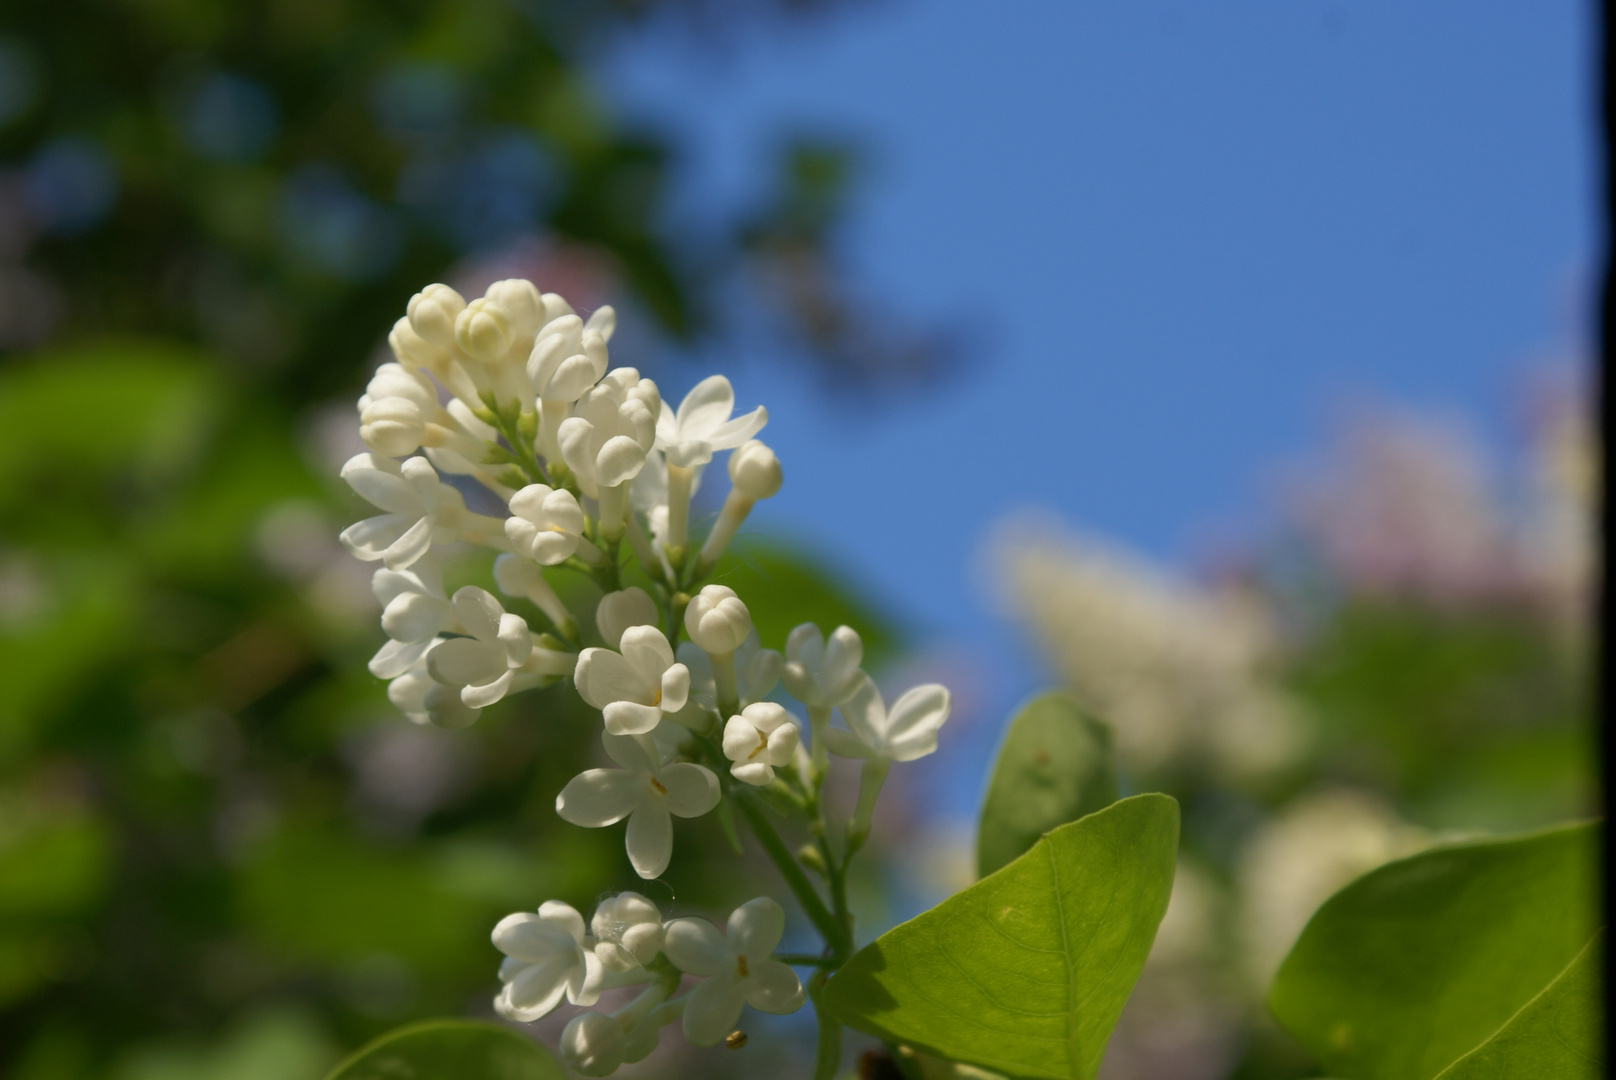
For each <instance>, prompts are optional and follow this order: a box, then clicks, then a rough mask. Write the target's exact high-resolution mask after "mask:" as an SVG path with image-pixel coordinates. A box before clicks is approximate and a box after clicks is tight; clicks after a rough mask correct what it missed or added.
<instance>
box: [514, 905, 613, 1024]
mask: <svg viewBox="0 0 1616 1080" xmlns="http://www.w3.org/2000/svg"><path fill="white" fill-rule="evenodd" d="M493 938H494V947H495V948H496V949H498V950H499V951H500V952H502V953H504V954H505V956H506V959H505V961H504V962H503V963H501V964H500V965H499V980H500V982H502V983H504V984H505V985H504V986H503V987H501V989H500V991H499V996H498V997H496V998H494V1009H495V1011H496V1012H498V1013H499V1014H500V1015H501V1016H503V1017H505V1018H506V1019H507V1020H519V1021H522V1022H524V1023H526V1022H527V1021H530V1020H537V1019H539V1018H540V1017H541V1016H545V1015H546V1014H548V1013H549V1012H550V1011H551V1010H552V1009H554V1008H555V1007H556V1006H557V1005H559V1004H561V999H562V997H565V998H566V999H567V1000H568V1001H570V1002H572V1003H573V1004H574V1005H593V1004H594V1003H595V1002H596V1001H597V1000H599V998H600V984H601V975H602V969H601V966H600V960H599V959H597V958H596V956H595V953H594V951H593V950H592V949H590V948H589V947H588V946H587V945H586V944H585V942H584V918H583V916H582V915H580V914H578V912H577V911H576V910H575V909H574V908H573V907H572V905H570V904H563V903H561V902H560V901H559V900H548V901H546V902H545V903H544V904H543V905H542V906H540V908H539V911H538V914H534V913H532V912H528V911H520V912H517V913H516V914H514V915H507V916H505V917H504V918H503V919H501V920H500V921H499V924H498V925H497V926H495V927H494V934H493Z"/></svg>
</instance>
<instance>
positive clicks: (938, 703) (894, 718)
mask: <svg viewBox="0 0 1616 1080" xmlns="http://www.w3.org/2000/svg"><path fill="white" fill-rule="evenodd" d="M952 704H953V702H952V699H951V697H950V696H949V693H948V688H947V687H945V686H942V685H941V684H939V683H927V684H926V685H924V686H917V687H915V688H914V689H912V690H909V691H907V692H905V693H904V695H903V696H902V697H900V698H899V699H898V700H897V701H895V702H893V704H892V709H891V710H890V711H889V712H888V713H887V732H886V738H887V743H888V745H889V746H891V748H892V750H893V755H892V757H893V760H894V761H913V760H914V759H915V758H919V757H925V756H926V755H927V754H929V753H931V752H932V751H933V750H936V749H937V729H938V728H940V727H942V726H943V723H944V722H945V721H946V720H947V719H948V713H949V710H950V708H951V707H952Z"/></svg>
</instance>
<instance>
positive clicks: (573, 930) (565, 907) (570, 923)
mask: <svg viewBox="0 0 1616 1080" xmlns="http://www.w3.org/2000/svg"><path fill="white" fill-rule="evenodd" d="M539 918H541V919H543V920H544V921H545V922H548V923H554V924H555V925H556V926H559V927H561V928H562V929H563V930H565V931H566V932H567V933H568V935H570V936H571V938H572V940H573V943H574V944H577V945H581V944H583V940H584V917H583V916H582V915H580V914H578V909H577V908H575V907H573V906H572V905H571V904H568V903H566V902H564V901H561V900H546V901H545V902H544V903H542V904H540V905H539ZM496 944H497V942H496Z"/></svg>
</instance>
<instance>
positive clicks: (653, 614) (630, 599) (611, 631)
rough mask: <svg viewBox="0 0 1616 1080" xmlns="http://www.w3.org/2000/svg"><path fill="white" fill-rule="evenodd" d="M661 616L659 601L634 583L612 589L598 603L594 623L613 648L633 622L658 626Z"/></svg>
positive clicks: (619, 642) (640, 624) (634, 624)
mask: <svg viewBox="0 0 1616 1080" xmlns="http://www.w3.org/2000/svg"><path fill="white" fill-rule="evenodd" d="M658 618H659V616H658V614H657V606H656V601H655V600H652V599H651V597H650V595H649V594H647V593H646V591H645V590H644V589H641V588H638V587H635V586H630V587H629V588H627V589H621V590H619V591H617V592H609V593H607V594H606V595H605V596H603V597H601V598H600V603H599V604H597V605H595V626H596V628H597V629H599V630H600V636H601V637H602V638H603V639H604V640H605V642H606V645H607V647H609V648H613V649H615V648H617V647H618V646H620V645H621V644H622V641H623V633H624V631H626V630H628V629H629V628H630V627H634V626H655V625H656V624H657V620H658ZM664 640H666V639H664ZM681 648H682V646H681ZM687 666H688V665H687Z"/></svg>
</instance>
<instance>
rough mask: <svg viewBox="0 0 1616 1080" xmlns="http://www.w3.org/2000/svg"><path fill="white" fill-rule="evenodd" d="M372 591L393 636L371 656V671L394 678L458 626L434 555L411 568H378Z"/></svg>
mask: <svg viewBox="0 0 1616 1080" xmlns="http://www.w3.org/2000/svg"><path fill="white" fill-rule="evenodd" d="M370 588H371V591H372V592H374V593H375V594H376V599H377V600H379V601H380V602H381V605H382V629H383V630H385V631H386V632H387V636H388V637H389V638H390V639H391V640H390V641H388V642H387V644H385V645H383V646H382V647H381V649H380V650H379V651H378V652H377V653H376V655H375V656H373V657H371V660H370V673H371V674H372V675H374V676H376V677H377V678H378V679H391V678H393V677H395V676H397V675H402V674H403V673H404V672H406V671H408V670H409V669H410V668H412V667H414V666H415V665H416V664H417V663H418V662H419V661H420V660H421V658H422V657H423V656H425V655H426V650H427V648H428V646H430V645H431V644H432V639H433V638H435V637H437V636H438V635H439V634H441V633H443V632H444V631H445V630H457V629H458V627H459V624H458V623H457V622H455V617H454V608H453V607H451V606H450V604H449V598H448V597H447V596H445V595H444V592H443V573H442V571H441V570H439V569H438V565H437V563H435V562H433V561H432V560H431V559H429V558H428V559H421V560H419V561H417V562H416V563H415V565H414V566H411V567H410V568H409V569H408V570H386V569H383V570H378V571H376V573H375V575H374V576H373V577H372V578H371V579H370Z"/></svg>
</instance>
